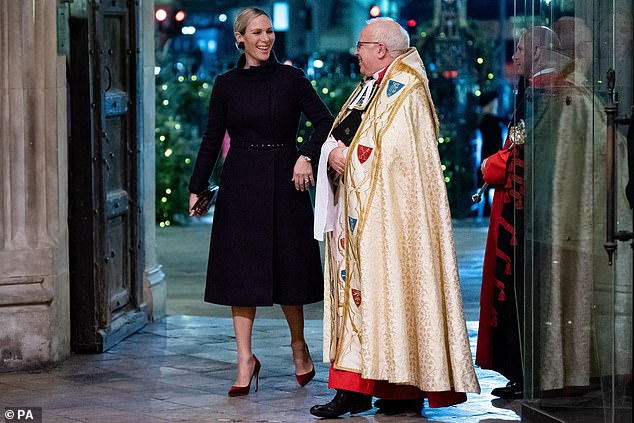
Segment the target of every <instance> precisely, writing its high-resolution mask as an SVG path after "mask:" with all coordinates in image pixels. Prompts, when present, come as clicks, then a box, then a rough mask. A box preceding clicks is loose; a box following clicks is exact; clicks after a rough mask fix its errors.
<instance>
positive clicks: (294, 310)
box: [282, 305, 313, 375]
mask: <svg viewBox="0 0 634 423" xmlns="http://www.w3.org/2000/svg"><path fill="white" fill-rule="evenodd" d="M282 311H283V312H284V316H286V322H287V323H288V328H289V329H290V331H291V349H292V350H293V361H294V362H295V374H297V375H302V374H304V373H308V372H310V371H311V370H312V369H313V360H312V359H311V358H310V353H309V352H308V345H306V340H305V339H304V307H303V306H301V305H283V306H282Z"/></svg>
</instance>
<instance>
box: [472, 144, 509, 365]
mask: <svg viewBox="0 0 634 423" xmlns="http://www.w3.org/2000/svg"><path fill="white" fill-rule="evenodd" d="M510 144H511V143H510V142H509V140H508V139H507V140H506V142H505V144H504V148H503V149H502V150H500V151H498V152H497V153H495V154H493V155H492V156H490V157H488V158H487V160H486V163H485V165H484V169H483V172H482V175H483V176H484V181H485V182H486V183H488V184H489V185H490V186H491V187H493V188H494V189H495V195H494V196H493V204H492V205H491V217H490V220H489V233H488V236H487V243H486V248H485V251H484V265H483V267H482V288H481V292H480V326H479V328H478V344H477V348H476V361H475V362H476V364H477V365H478V366H480V367H482V368H484V369H490V368H491V367H492V358H493V351H492V328H493V327H495V326H497V314H496V311H495V308H494V307H493V295H494V287H495V257H496V251H497V240H498V228H499V227H500V222H501V220H502V219H501V217H502V207H503V205H504V195H503V190H504V189H505V188H504V184H505V181H506V163H507V161H508V158H509V155H510V153H511V150H509V145H510Z"/></svg>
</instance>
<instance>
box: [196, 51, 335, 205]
mask: <svg viewBox="0 0 634 423" xmlns="http://www.w3.org/2000/svg"><path fill="white" fill-rule="evenodd" d="M245 64H246V61H245V58H244V55H242V56H241V57H240V59H239V60H238V65H237V67H236V68H234V69H232V70H230V71H228V72H226V73H225V74H223V75H220V76H218V77H217V78H216V82H215V84H214V87H213V90H212V93H211V100H210V105H209V116H208V120H207V129H206V130H205V133H204V135H203V139H202V144H201V147H200V151H199V153H198V158H197V159H196V165H195V167H194V172H193V175H192V177H191V180H190V184H189V189H190V191H191V192H194V193H198V192H201V191H202V190H204V189H205V188H206V187H207V184H208V180H209V177H210V175H211V171H212V169H213V166H214V163H215V162H216V159H217V157H218V153H219V152H220V148H221V146H222V140H223V138H224V134H225V130H226V131H228V133H229V136H230V137H231V143H232V144H233V143H257V144H269V143H270V144H287V145H295V143H296V136H297V129H298V126H299V121H300V115H301V113H302V112H303V113H304V114H305V115H306V117H307V118H308V120H309V121H311V123H312V124H313V128H314V131H313V135H312V137H311V138H310V139H309V140H304V142H302V143H301V144H299V148H298V154H297V156H299V155H300V154H303V155H306V156H308V157H310V158H311V159H312V160H313V162H317V160H319V153H320V150H321V145H322V144H323V142H324V140H325V139H326V137H327V136H328V131H329V130H330V127H331V125H332V122H333V117H332V115H331V114H330V113H329V111H328V109H327V108H326V107H325V106H324V104H323V103H322V102H321V100H320V99H319V96H318V95H317V93H316V92H315V89H314V88H313V86H312V85H311V83H310V81H308V79H307V78H306V77H305V75H304V73H303V72H302V71H301V70H300V69H297V68H295V67H292V66H287V65H282V64H280V63H279V62H277V60H276V59H275V57H274V55H271V59H270V60H269V61H268V62H265V63H264V64H262V65H261V66H253V67H250V68H247V69H245V68H244V66H245ZM289 179H290V177H289Z"/></svg>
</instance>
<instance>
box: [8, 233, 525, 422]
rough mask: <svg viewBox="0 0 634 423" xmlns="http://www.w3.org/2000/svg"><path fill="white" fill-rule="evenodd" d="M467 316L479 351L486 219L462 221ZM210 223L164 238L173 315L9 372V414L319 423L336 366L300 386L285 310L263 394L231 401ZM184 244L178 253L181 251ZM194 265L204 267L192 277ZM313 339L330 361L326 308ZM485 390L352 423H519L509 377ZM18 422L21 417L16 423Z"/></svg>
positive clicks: (268, 343)
mask: <svg viewBox="0 0 634 423" xmlns="http://www.w3.org/2000/svg"><path fill="white" fill-rule="evenodd" d="M454 226H455V228H456V246H457V253H458V260H459V265H460V274H461V284H462V288H463V300H464V303H465V315H466V318H467V320H468V322H467V327H468V329H469V336H470V340H471V347H472V352H475V341H476V334H477V333H476V331H477V313H478V307H477V304H478V295H479V278H480V268H481V262H482V250H483V246H484V239H485V237H486V227H485V226H484V223H483V222H478V221H466V222H455V224H454ZM208 232H209V229H208V227H202V226H199V227H196V226H195V225H194V226H190V227H180V228H169V230H167V231H161V232H159V234H158V236H157V241H158V249H159V257H160V262H161V263H162V264H163V265H164V270H165V273H166V274H167V280H168V312H169V313H170V315H169V316H168V317H167V318H165V319H164V320H162V321H159V322H155V323H152V324H150V325H148V326H146V327H145V328H144V329H143V330H142V331H140V332H139V333H137V334H135V335H133V336H131V337H129V338H128V339H126V340H124V341H123V342H121V343H120V344H118V345H116V346H115V347H113V348H112V349H110V350H109V351H108V352H106V353H103V354H99V355H72V356H71V357H70V358H68V359H67V360H65V361H63V362H62V363H60V364H59V365H57V366H55V367H52V368H50V369H43V370H39V371H35V372H18V373H5V374H0V409H2V410H3V411H4V407H17V406H20V407H42V410H43V421H44V422H46V423H58V422H59V423H62V422H95V423H106V422H116V423H127V422H133V423H145V422H148V423H149V422H169V421H181V422H193V423H203V422H314V421H317V420H319V419H317V418H315V417H313V416H311V415H310V414H309V413H308V410H309V408H310V407H311V406H312V405H314V404H321V403H325V402H327V401H329V400H330V399H331V398H332V396H333V395H334V391H332V390H329V389H328V387H327V376H328V365H327V364H326V363H320V362H316V363H315V364H316V369H317V376H316V378H315V379H314V380H313V381H312V382H311V383H310V384H308V385H307V386H306V387H304V388H300V387H299V386H298V385H297V383H296V382H295V378H294V376H293V365H292V360H291V352H290V345H289V334H288V329H287V328H286V323H285V321H284V320H283V319H282V315H281V312H279V310H276V309H275V308H265V309H261V310H259V311H258V318H257V319H256V322H255V326H254V336H253V344H254V351H255V353H256V354H257V356H258V358H259V359H260V361H261V362H262V370H261V372H260V389H259V390H258V392H254V391H253V390H252V392H251V394H250V395H249V396H247V397H239V398H229V397H227V395H226V392H227V390H228V389H229V386H230V385H231V383H232V382H233V380H234V375H235V361H236V354H235V345H234V338H233V328H232V324H231V320H230V319H229V318H227V317H225V316H226V315H227V309H226V308H223V307H213V306H210V305H207V304H204V303H203V302H202V301H201V300H200V295H201V292H202V282H201V281H202V276H203V275H204V269H205V260H206V255H207V248H208V241H209V236H208ZM175 247H177V248H175ZM192 269H194V270H193V271H192ZM306 315H307V318H308V320H307V321H306V337H307V341H308V343H309V345H310V348H311V352H312V353H313V357H314V358H315V360H320V359H321V356H322V349H321V339H322V335H321V334H322V329H321V325H322V322H321V320H320V319H321V304H316V305H312V306H310V307H307V311H306ZM477 373H478V378H479V380H480V384H481V386H482V394H480V395H469V398H468V401H467V402H466V403H463V404H460V405H457V406H454V407H447V408H440V409H430V408H425V409H424V410H423V416H422V417H421V416H412V415H409V416H408V415H399V416H384V415H376V414H374V413H375V411H376V410H375V409H374V410H370V411H368V412H366V413H362V414H359V415H357V416H355V417H349V418H348V419H347V420H348V421H350V422H353V421H365V422H418V421H429V422H446V423H499V422H508V421H519V420H520V419H519V417H518V416H519V409H520V403H519V401H505V400H500V399H496V398H495V397H493V396H491V395H490V391H491V389H492V388H494V387H497V386H502V385H504V384H505V383H506V380H505V379H504V378H502V377H501V376H499V375H498V374H497V373H494V372H490V371H485V370H482V369H477ZM6 421H9V420H6ZM13 421H16V420H13Z"/></svg>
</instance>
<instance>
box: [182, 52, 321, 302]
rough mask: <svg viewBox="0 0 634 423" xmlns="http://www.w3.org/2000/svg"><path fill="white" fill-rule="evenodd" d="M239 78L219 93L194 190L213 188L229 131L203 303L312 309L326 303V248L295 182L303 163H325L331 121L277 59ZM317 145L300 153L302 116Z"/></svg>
mask: <svg viewBox="0 0 634 423" xmlns="http://www.w3.org/2000/svg"><path fill="white" fill-rule="evenodd" d="M243 66H244V56H243V57H242V58H241V59H240V61H239V62H238V66H237V68H235V69H232V70H230V71H228V72H227V73H225V74H223V75H220V76H219V77H218V78H217V79H216V82H215V84H214V87H213V90H212V93H211V101H210V106H209V117H208V122H207V129H206V131H205V133H204V135H203V139H202V144H201V146H200V151H199V152H198V157H197V159H196V164H195V166H194V172H193V174H192V177H191V180H190V183H189V189H190V191H191V192H193V193H199V192H201V191H202V190H203V189H205V188H206V187H207V185H208V181H209V177H210V175H211V172H212V169H213V166H214V164H215V162H216V159H217V157H218V153H219V152H220V149H221V145H222V140H223V137H224V134H225V130H227V131H228V133H229V136H230V138H231V148H230V149H229V153H228V154H227V157H226V159H225V162H224V167H223V171H222V177H221V182H220V189H219V191H218V197H217V201H216V208H215V212H214V222H213V225H212V233H211V247H210V252H209V264H208V268H207V285H206V289H205V301H207V302H211V303H216V304H225V305H236V306H261V305H272V304H274V303H276V304H295V305H296V304H308V303H313V302H317V301H320V300H321V299H322V298H323V276H322V267H321V260H320V256H319V247H318V244H317V242H316V241H315V240H314V239H313V230H312V229H313V209H312V205H311V201H310V196H309V194H308V192H307V191H305V192H300V191H297V190H296V189H295V186H294V184H293V182H292V181H291V178H292V177H293V167H294V165H295V162H296V161H297V158H298V157H299V155H300V154H303V155H306V156H308V157H310V158H311V159H312V161H313V162H316V161H318V160H319V153H320V150H321V145H322V143H323V142H324V140H325V139H326V136H327V135H328V131H329V130H330V126H331V125H332V122H333V117H332V115H331V114H330V113H329V112H328V109H327V108H326V106H325V105H324V104H323V103H322V102H321V100H320V99H319V96H318V95H317V93H316V92H315V90H314V88H313V87H312V85H311V83H310V81H308V79H306V77H305V76H304V73H303V72H302V71H301V70H299V69H297V68H294V67H292V66H286V65H282V64H280V63H278V62H277V61H276V60H274V59H272V60H270V61H269V62H268V63H266V64H264V65H263V66H259V67H253V68H249V69H243ZM302 112H303V113H304V114H305V115H306V117H307V118H308V119H309V120H310V121H311V122H312V124H313V126H314V132H313V135H312V137H311V139H310V140H307V141H304V142H302V143H301V144H300V147H299V148H297V144H296V137H297V129H298V126H299V120H300V115H301V113H302Z"/></svg>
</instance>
